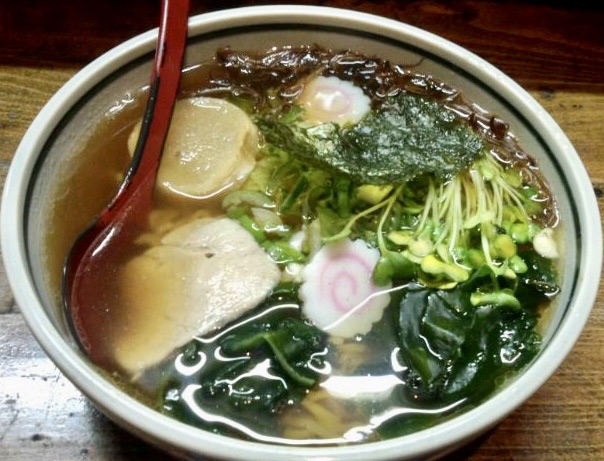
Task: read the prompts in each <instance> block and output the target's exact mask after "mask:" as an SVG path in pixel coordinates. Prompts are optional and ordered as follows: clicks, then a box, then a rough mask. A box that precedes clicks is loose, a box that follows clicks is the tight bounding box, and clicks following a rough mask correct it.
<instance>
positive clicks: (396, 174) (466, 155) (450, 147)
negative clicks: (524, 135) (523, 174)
mask: <svg viewBox="0 0 604 461" xmlns="http://www.w3.org/2000/svg"><path fill="white" fill-rule="evenodd" d="M257 123H258V126H259V128H260V130H261V131H262V133H263V134H264V136H265V138H266V139H267V141H268V142H270V143H272V144H275V145H278V146H281V147H282V148H283V149H285V150H287V151H289V152H292V153H295V154H296V156H298V157H300V158H303V159H305V160H307V161H309V162H311V163H315V164H317V165H320V166H323V167H327V168H330V169H333V170H334V171H336V172H339V173H343V174H345V175H346V176H348V177H350V178H353V179H355V180H356V181H357V182H359V183H361V184H401V183H403V182H406V181H409V180H411V179H413V178H415V177H418V176H421V175H424V174H434V175H435V176H437V177H439V178H446V177H452V176H453V175H455V174H456V173H458V172H460V171H462V170H464V169H466V168H468V167H469V166H470V165H471V164H472V162H473V161H474V160H476V159H477V158H478V157H479V156H480V155H481V153H482V150H483V144H482V141H481V139H480V137H478V135H476V134H474V133H473V132H472V131H471V130H470V128H469V127H468V126H467V125H466V124H465V123H463V122H461V121H460V120H459V119H457V117H456V115H455V113H454V112H453V111H451V110H448V109H447V108H445V107H444V106H443V105H442V104H439V103H437V102H434V101H430V100H428V99H426V98H422V97H420V96H415V95H412V94H408V93H402V94H401V95H399V96H396V97H393V98H390V99H388V100H387V101H386V102H385V103H384V104H383V105H382V107H380V109H379V110H376V111H372V112H370V113H369V114H368V115H367V116H366V117H365V118H364V119H363V120H361V121H360V122H359V123H358V124H356V125H354V126H352V127H349V128H340V127H339V126H338V125H336V124H322V125H318V126H312V127H304V126H302V125H300V124H296V123H291V117H288V118H287V120H286V121H284V120H279V119H275V118H272V117H264V118H260V119H259V120H258V121H257Z"/></svg>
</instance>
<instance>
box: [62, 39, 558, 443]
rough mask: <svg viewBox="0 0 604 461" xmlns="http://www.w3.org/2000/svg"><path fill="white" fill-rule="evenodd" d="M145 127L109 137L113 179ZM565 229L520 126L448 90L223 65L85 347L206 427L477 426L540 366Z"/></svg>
mask: <svg viewBox="0 0 604 461" xmlns="http://www.w3.org/2000/svg"><path fill="white" fill-rule="evenodd" d="M139 106H140V105H137V106H136V107H139ZM137 122H138V112H137V111H129V110H122V111H121V112H119V113H118V114H117V115H114V116H113V117H112V119H111V120H110V121H109V122H108V123H107V124H106V125H105V126H104V128H103V135H102V136H103V138H107V135H106V133H117V134H119V135H117V134H116V136H115V137H114V138H113V140H112V141H111V142H110V143H107V145H106V146H105V147H104V148H103V149H102V150H101V151H99V155H98V156H99V157H101V156H104V155H109V154H110V153H116V154H115V156H113V157H108V158H109V159H113V160H110V163H111V162H113V168H114V169H115V170H120V169H122V168H123V166H124V164H125V163H126V160H125V159H127V157H128V146H129V145H130V147H131V146H132V145H133V143H134V141H135V140H136V137H137V136H138V126H137ZM124 127H127V130H125V129H124ZM126 131H127V132H126ZM94 143H95V141H94V138H93V144H94ZM77 176H78V174H75V175H74V177H73V178H72V179H69V178H68V179H67V180H66V181H67V182H68V183H69V182H70V181H75V180H76V179H75V178H77ZM78 187H79V188H78ZM82 187H83V186H82V185H80V186H77V185H75V186H74V185H73V184H72V187H71V189H70V190H73V191H74V192H73V194H80V193H81V192H80V191H81V190H83V189H82ZM98 202H99V203H101V200H100V199H99V200H98ZM63 208H65V209H66V208H68V206H64V207H63ZM93 212H94V211H93V210H89V214H91V213H93ZM62 213H63V211H61V206H58V207H57V211H55V215H56V216H57V217H58V216H63V214H62ZM57 221H58V218H57ZM558 227H559V226H558V214H557V210H556V205H555V201H554V198H553V197H552V196H551V193H550V191H549V189H548V187H547V184H546V183H545V181H544V180H543V178H542V177H541V176H540V173H539V170H538V168H537V166H536V165H535V163H534V161H533V160H532V159H531V158H530V157H529V156H528V155H526V154H525V153H524V152H523V151H522V149H521V148H520V146H519V145H518V143H517V142H516V140H515V138H514V136H513V134H512V133H510V132H509V131H508V127H507V125H506V124H505V123H504V122H503V121H502V120H500V119H498V118H497V117H495V116H492V115H490V114H488V113H487V112H485V111H483V110H482V109H480V108H478V107H476V106H474V105H473V104H471V103H469V102H467V101H466V100H465V99H464V97H463V95H462V94H460V92H459V91H457V90H455V89H454V88H451V87H450V86H448V85H447V84H445V83H443V82H440V81H437V80H436V79H434V78H432V77H430V76H427V75H421V74H418V73H415V72H414V71H413V69H412V68H409V69H408V68H406V67H405V66H402V65H401V66H392V65H390V64H389V63H387V62H385V61H382V60H380V59H376V58H373V57H368V56H363V55H360V54H357V53H353V52H338V53H336V52H332V51H329V50H325V49H321V48H318V47H300V48H283V49H275V50H271V51H269V52H267V53H265V54H253V53H237V52H234V51H232V50H230V49H223V50H219V51H218V52H217V54H216V56H215V59H214V60H213V61H212V62H210V63H206V64H203V65H200V66H197V67H195V68H192V69H190V70H188V71H187V72H186V73H185V80H184V85H183V90H182V94H181V99H180V100H179V102H178V103H177V107H176V109H175V114H174V118H173V122H172V128H171V132H170V135H169V138H168V141H167V143H166V147H165V151H164V156H163V158H162V165H161V167H160V170H159V173H158V180H157V187H156V206H155V209H154V210H153V211H152V213H151V215H150V216H149V226H148V229H147V231H146V232H144V233H143V234H141V235H140V236H138V238H137V240H136V242H135V245H133V246H132V247H131V248H124V249H123V252H122V257H121V260H120V261H121V262H120V263H119V265H117V266H116V267H111V268H107V273H106V274H99V278H98V283H99V286H98V293H99V296H102V298H103V300H102V304H99V303H95V304H94V305H93V306H94V307H91V308H90V309H88V310H87V311H86V312H83V313H82V314H81V316H82V317H83V318H84V319H85V321H84V323H85V326H80V328H81V330H80V331H79V334H80V335H81V336H82V337H83V338H84V339H85V341H83V343H84V344H85V348H86V352H87V353H88V354H89V356H90V357H91V358H92V360H93V361H94V362H95V363H97V364H98V365H100V366H101V367H102V368H104V369H105V370H107V371H109V372H111V373H112V374H113V375H114V376H120V377H121V378H120V380H121V381H122V382H127V383H128V387H129V388H130V389H133V390H135V391H136V392H137V395H140V396H144V397H142V398H144V399H145V401H147V402H151V404H152V405H155V406H156V408H157V410H158V411H161V412H164V413H165V414H168V415H171V416H173V417H174V418H177V419H179V420H182V421H185V422H187V423H189V424H192V425H195V426H199V427H200V428H203V429H206V430H209V431H213V432H217V433H223V434H228V435H232V436H236V437H243V438H248V439H253V440H258V441H272V442H277V443H283V444H294V445H295V444H305V445H309V444H310V445H313V444H314V445H319V444H342V443H357V442H363V441H374V440H380V439H384V438H389V437H393V436H396V435H400V434H405V433H409V432H412V431H415V430H419V429H421V428H425V427H428V426H431V425H434V424H437V423H438V422H441V421H444V420H446V419H448V418H450V417H452V416H453V415H455V414H458V413H459V412H462V411H464V410H465V409H467V408H470V407H472V406H475V405H476V404H478V403H480V402H481V401H482V400H483V399H485V398H486V397H487V396H489V395H490V394H492V393H493V392H494V391H495V390H496V389H497V387H498V386H500V385H501V384H502V383H503V382H504V381H505V380H506V379H507V378H508V377H510V376H512V375H513V374H515V373H517V372H518V371H519V370H521V369H522V368H523V367H524V366H525V365H526V364H527V363H528V362H530V361H531V360H532V358H533V357H534V356H535V355H536V354H537V352H538V350H539V347H540V335H539V330H538V328H537V325H538V322H539V319H540V317H541V315H542V313H543V312H544V311H545V309H547V307H548V306H549V304H550V303H551V301H552V299H553V298H554V296H555V295H556V293H557V291H558V285H557V280H556V273H555V270H554V267H555V260H556V258H557V257H558V248H557V246H556V241H557V238H556V233H557V232H558ZM77 230H78V229H72V230H71V235H73V234H74V233H75V232H77ZM64 253H65V248H63V252H62V253H61V254H62V255H64ZM99 306H101V307H99Z"/></svg>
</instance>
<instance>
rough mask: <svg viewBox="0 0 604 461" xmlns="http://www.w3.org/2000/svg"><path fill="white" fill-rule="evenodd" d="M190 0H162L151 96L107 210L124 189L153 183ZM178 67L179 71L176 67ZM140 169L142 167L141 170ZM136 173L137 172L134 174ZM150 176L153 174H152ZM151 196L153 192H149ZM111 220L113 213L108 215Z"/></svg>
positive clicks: (119, 199) (118, 202)
mask: <svg viewBox="0 0 604 461" xmlns="http://www.w3.org/2000/svg"><path fill="white" fill-rule="evenodd" d="M188 17H189V0H163V1H162V13H161V22H160V27H159V33H158V38H157V47H156V52H155V53H156V54H155V59H154V62H153V70H152V73H151V86H150V90H149V99H148V102H147V107H146V109H145V114H144V116H143V122H142V126H141V131H140V135H139V138H138V142H137V145H136V149H135V151H134V154H133V157H132V163H131V165H130V168H129V169H128V172H127V173H126V177H125V179H124V181H123V183H122V184H121V186H120V189H119V191H118V193H117V195H116V196H115V198H114V200H113V202H112V203H111V204H110V205H109V207H107V209H106V210H105V213H112V212H113V208H114V207H120V206H121V203H122V202H123V201H125V199H127V198H128V194H123V192H124V191H125V190H126V189H128V188H130V187H132V189H134V190H136V189H138V188H139V187H141V186H143V187H145V188H148V187H153V184H151V183H154V182H155V177H156V175H157V169H158V168H159V164H160V159H161V154H162V151H163V146H164V143H165V140H166V137H167V135H168V131H169V126H170V119H171V117H172V111H173V108H174V101H175V99H176V94H177V93H178V89H179V87H180V71H181V68H182V61H183V57H184V52H185V48H186V47H185V44H186V40H187V27H186V24H187V21H188ZM176 69H178V72H176V71H175V70H176ZM139 170H140V171H139ZM135 173H137V174H135ZM149 176H152V178H150V177H149ZM148 196H149V197H151V196H152V194H151V193H150V194H148ZM107 218H108V219H109V220H110V218H111V217H107Z"/></svg>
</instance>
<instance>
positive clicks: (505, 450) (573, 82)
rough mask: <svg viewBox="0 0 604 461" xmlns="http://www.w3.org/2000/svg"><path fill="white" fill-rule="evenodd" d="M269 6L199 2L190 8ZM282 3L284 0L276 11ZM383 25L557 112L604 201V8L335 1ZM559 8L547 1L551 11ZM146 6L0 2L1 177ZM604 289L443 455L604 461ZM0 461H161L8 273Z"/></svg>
mask: <svg viewBox="0 0 604 461" xmlns="http://www.w3.org/2000/svg"><path fill="white" fill-rule="evenodd" d="M258 3H270V2H252V1H240V2H231V1H225V0H222V1H210V0H208V1H193V5H192V13H194V14H197V13H202V12H205V11H210V10H215V9H220V8H226V7H231V6H241V5H252V4H258ZM275 3H276V2H275ZM290 3H306V4H314V3H319V4H322V5H326V6H336V7H349V8H353V9H355V10H360V11H366V12H371V13H376V14H380V15H384V16H389V17H392V18H395V19H398V20H401V21H405V22H408V23H410V24H413V25H415V26H419V27H422V28H424V29H427V30H429V31H431V32H435V33H437V34H440V35H442V36H444V37H446V38H448V39H450V40H452V41H454V42H456V43H458V44H460V45H462V46H465V47H467V48H469V49H470V50H472V51H474V52H476V53H477V54H479V55H480V56H482V57H483V58H485V59H487V60H488V61H490V62H491V63H493V64H494V65H496V66H498V67H499V68H500V69H502V70H503V71H504V72H506V73H507V74H508V75H510V76H511V77H512V78H514V79H515V80H517V81H518V82H519V83H520V84H521V85H522V86H523V87H524V88H526V89H527V90H528V91H530V93H531V94H532V95H533V96H534V97H535V98H536V99H537V100H538V101H539V102H540V103H541V104H542V105H543V106H544V107H545V108H546V109H547V110H548V111H549V112H550V113H551V114H552V116H553V117H554V118H555V119H556V121H557V122H558V123H559V124H560V125H561V127H562V128H563V130H564V131H565V132H566V133H567V135H568V136H569V138H570V139H571V141H572V142H573V143H574V145H575V147H576V148H577V150H578V152H579V154H580V155H581V158H582V159H583V161H584V162H585V164H586V166H587V169H588V172H589V174H590V177H591V180H592V184H593V187H594V190H595V192H596V195H597V196H598V200H599V203H600V209H601V211H602V207H603V205H604V198H602V195H603V191H604V10H603V9H602V8H601V7H597V8H596V7H589V6H588V5H587V2H583V1H574V2H566V3H569V4H571V5H572V6H566V7H553V6H552V7H549V6H547V2H543V1H541V2H537V1H535V2H526V1H525V2H507V1H498V2H496V1H480V2H478V1H457V2H452V3H448V2H441V1H429V2H419V1H415V2H405V1H398V2H397V1H394V0H390V1H385V0H384V1H376V2H367V1H361V0H334V1H319V2H311V1H308V2H290ZM552 3H553V2H552ZM157 17H158V7H157V5H155V3H154V2H149V1H148V0H128V1H124V0H122V1H103V2H86V1H80V0H62V1H60V2H47V1H43V0H20V1H16V2H15V1H3V2H2V3H1V4H0V180H1V181H2V182H3V181H4V178H5V176H6V173H7V170H8V167H9V164H10V161H11V158H12V156H13V153H14V152H15V149H16V148H17V145H18V143H19V140H20V138H21V137H22V136H23V134H24V132H25V130H26V129H27V127H28V125H29V124H30V123H31V121H32V120H33V118H34V117H35V115H36V113H37V112H38V111H39V110H40V109H41V107H42V106H43V105H44V103H45V102H46V101H47V100H48V99H49V98H50V96H51V95H52V94H53V93H54V92H55V91H56V90H57V89H58V88H59V87H60V86H61V85H62V84H63V83H65V82H66V81H67V80H68V79H69V78H70V77H71V76H72V75H74V74H75V72H76V71H77V70H79V69H80V68H82V67H83V66H84V65H85V64H86V63H87V62H89V61H91V60H92V59H94V58H95V57H97V56H99V55H100V54H101V53H103V52H104V51H106V50H108V49H109V48H111V47H113V46H115V45H116V44H118V43H119V42H121V41H122V40H124V39H127V38H130V37H132V36H134V35H136V34H138V33H140V32H143V31H145V30H148V29H150V28H152V27H155V25H156V23H157ZM603 308H604V293H603V292H602V289H601V290H600V293H599V296H598V299H597V301H596V304H595V306H594V310H593V314H592V316H591V319H590V321H589V323H588V325H587V328H586V329H585V331H584V332H583V334H582V335H581V337H580V339H579V341H578V343H577V344H576V346H575V348H574V350H573V351H572V353H571V354H570V356H569V357H568V358H567V359H566V361H565V362H564V364H563V365H562V366H561V368H560V369H559V370H558V371H557V373H556V374H555V375H554V376H553V377H552V378H551V379H550V380H549V381H548V382H547V384H546V385H545V386H543V387H542V388H541V389H540V390H539V391H538V392H537V393H536V394H535V395H534V396H533V397H532V398H531V399H529V400H528V401H527V402H526V403H525V404H524V405H523V406H522V407H521V408H520V409H518V410H517V411H515V412H514V413H513V414H511V415H510V416H509V417H508V418H507V419H505V420H504V421H503V422H502V423H501V424H500V425H499V426H498V427H497V428H496V429H495V430H493V431H492V432H490V433H489V434H487V435H486V436H484V437H482V438H481V439H480V440H478V441H477V442H475V443H473V444H472V445H471V446H469V447H466V448H465V449H464V450H462V451H461V452H459V453H457V454H456V455H455V456H451V457H449V458H448V459H455V460H472V461H479V460H481V461H486V460H488V461H512V460H513V461H521V460H523V461H524V460H534V461H540V460H548V461H556V460H569V461H570V460H572V461H581V460H583V461H588V460H589V461H596V460H598V461H600V460H604V309H603ZM0 459H1V460H4V461H17V460H19V461H21V460H22V461H25V460H27V461H30V460H32V459H37V460H40V461H45V460H66V461H67V460H107V461H108V460H111V461H119V460H135V459H136V460H138V459H153V460H162V459H164V460H167V459H170V458H169V457H168V456H167V455H164V454H162V453H160V452H157V451H156V450H154V449H153V448H152V447H150V446H148V445H146V444H145V443H143V442H141V441H139V440H138V439H136V438H134V437H133V436H131V435H129V434H128V433H126V432H124V431H123V430H121V429H119V428H118V427H116V426H115V425H114V424H113V423H111V422H110V421H109V420H108V419H106V418H105V417H104V416H103V415H101V414H100V413H99V412H98V411H97V410H96V409H95V408H94V407H93V406H92V405H91V404H90V403H89V402H88V401H87V399H86V398H84V397H83V396H82V395H81V394H80V392H79V391H77V390H76V389H75V388H74V387H73V386H72V384H71V383H70V382H69V381H67V379H66V378H65V377H64V376H63V375H62V374H61V373H60V372H59V371H58V370H57V368H56V367H55V366H54V365H53V364H52V362H51V361H50V360H49V359H48V358H47V357H46V355H45V354H44V352H43V351H42V350H41V349H40V347H39V346H38V345H37V343H36V341H35V340H34V338H33V337H32V336H31V334H30V332H29V330H28V328H27V326H26V325H25V324H24V321H23V319H22V316H21V315H20V313H19V308H18V306H16V305H15V303H14V300H13V298H12V295H11V291H10V288H9V287H8V284H7V281H6V276H5V274H4V270H3V269H2V268H0Z"/></svg>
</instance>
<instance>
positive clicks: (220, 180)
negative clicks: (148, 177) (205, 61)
mask: <svg viewBox="0 0 604 461" xmlns="http://www.w3.org/2000/svg"><path fill="white" fill-rule="evenodd" d="M140 127H141V123H140V122H139V123H138V124H137V125H136V126H135V127H134V128H133V130H132V133H131V134H130V137H129V138H128V150H129V151H130V154H131V155H132V153H133V152H134V150H135V148H136V142H137V140H138V136H139V133H140ZM257 151H258V130H257V128H256V125H254V122H252V120H251V119H250V117H249V116H248V115H247V114H246V113H245V112H244V111H243V110H241V109H240V108H239V107H237V106H235V105H234V104H232V103H230V102H228V101H226V100H223V99H217V98H208V97H195V98H188V99H182V100H179V101H177V102H176V105H175V106H174V112H173V114H172V120H171V122H170V131H169V132H168V137H167V138H166V143H165V145H164V151H163V154H162V158H161V163H160V167H159V171H158V172H157V189H158V190H159V191H160V192H162V193H164V194H167V195H168V196H172V197H174V196H176V197H179V198H188V199H204V198H209V197H213V196H215V195H217V194H220V193H221V192H223V191H224V190H227V189H229V188H230V187H232V186H233V185H235V184H238V183H239V182H241V181H243V180H244V179H245V178H247V176H248V175H249V173H250V172H251V171H252V169H253V168H254V164H255V162H256V158H255V155H256V152H257Z"/></svg>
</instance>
